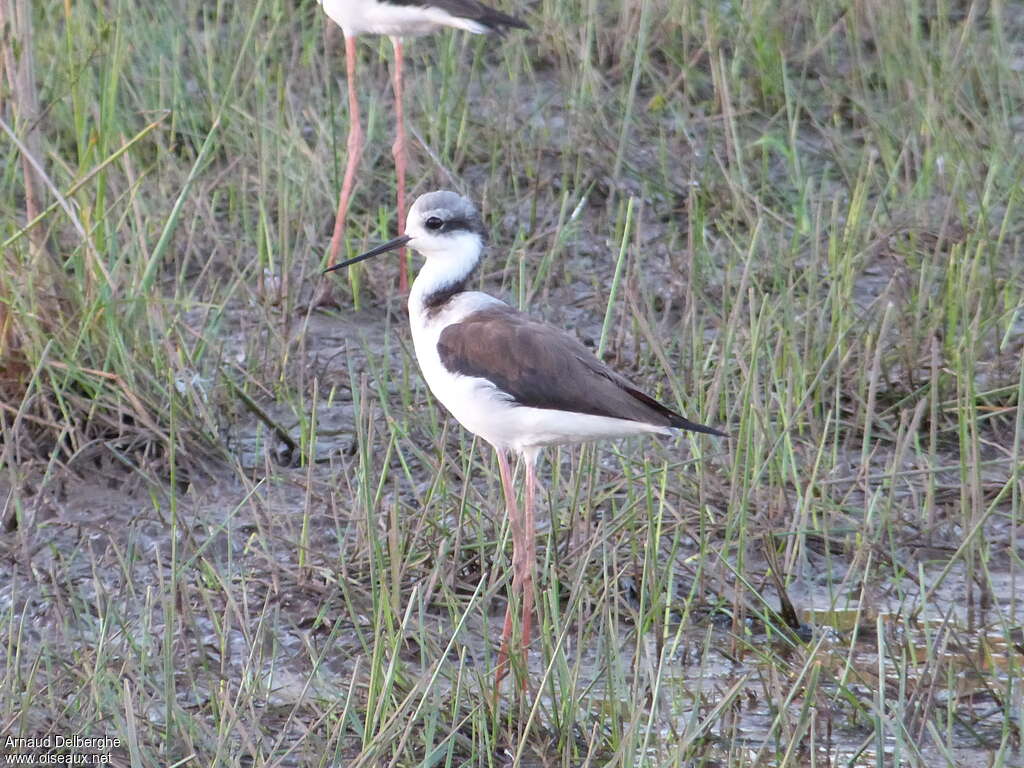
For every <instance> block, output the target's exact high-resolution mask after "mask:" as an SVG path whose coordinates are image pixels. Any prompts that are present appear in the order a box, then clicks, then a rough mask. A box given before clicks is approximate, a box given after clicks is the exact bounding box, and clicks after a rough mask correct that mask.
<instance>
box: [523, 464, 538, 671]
mask: <svg viewBox="0 0 1024 768" xmlns="http://www.w3.org/2000/svg"><path fill="white" fill-rule="evenodd" d="M523 463H524V464H526V493H525V498H524V500H523V534H522V535H523V544H524V547H523V549H524V550H526V551H525V552H524V553H523V561H524V562H523V564H522V568H523V575H522V577H521V579H522V582H521V588H522V590H523V639H522V648H523V666H524V668H525V667H526V662H527V653H528V649H529V647H530V628H531V626H532V624H533V568H534V566H535V565H536V563H537V530H536V524H535V523H534V518H533V513H534V507H535V503H536V500H537V450H536V449H532V450H530V451H527V452H524V453H523ZM524 682H525V681H524Z"/></svg>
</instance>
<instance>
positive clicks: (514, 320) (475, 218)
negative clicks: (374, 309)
mask: <svg viewBox="0 0 1024 768" xmlns="http://www.w3.org/2000/svg"><path fill="white" fill-rule="evenodd" d="M406 244H409V245H410V247H411V248H412V249H413V250H415V251H417V252H419V253H420V254H422V255H423V256H425V257H426V263H425V264H424V265H423V268H422V269H421V270H420V272H419V275H418V276H417V277H416V280H415V282H414V283H413V286H412V290H411V291H410V293H409V322H410V324H411V326H412V338H413V345H414V347H415V350H416V359H417V361H418V362H419V365H420V369H421V370H422V372H423V377H424V378H425V379H426V380H427V385H428V386H429V387H430V390H431V392H433V393H434V396H435V397H436V398H437V399H438V400H440V401H441V403H442V404H443V405H444V406H445V408H447V409H448V410H449V411H450V412H451V413H452V415H453V416H454V417H455V418H456V419H458V421H459V422H460V423H461V424H462V426H464V427H465V428H466V429H468V430H469V431H470V432H472V433H474V434H476V435H479V436H480V437H481V438H483V439H484V440H485V441H487V442H488V443H490V444H491V445H492V446H494V449H495V451H496V452H497V454H498V468H499V471H500V474H501V484H502V488H503V490H504V494H505V505H506V507H507V510H508V515H509V520H510V522H511V527H512V548H513V553H512V565H513V582H512V586H513V591H515V592H519V593H520V594H521V596H522V611H523V612H522V620H521V624H520V627H521V647H522V649H523V651H524V653H525V649H526V647H527V646H528V645H529V642H530V630H531V622H532V615H533V567H534V562H535V560H536V555H535V538H536V533H535V530H534V506H535V498H536V476H537V475H536V466H537V457H538V455H539V454H540V451H541V449H542V448H543V447H544V446H546V445H560V444H564V443H576V442H585V441H591V440H597V439H601V438H616V437H626V436H629V435H639V434H656V435H671V434H673V432H674V431H675V430H690V431H692V432H703V433H705V434H709V435H718V436H720V437H724V436H725V433H724V432H720V431H718V430H717V429H713V428H712V427H707V426H704V425H702V424H697V423H695V422H692V421H689V420H688V419H686V418H684V417H683V416H681V415H679V414H678V413H676V412H675V411H673V410H672V409H670V408H667V407H666V406H664V405H662V404H661V403H659V402H657V401H656V400H654V399H653V398H651V397H650V396H648V395H646V394H644V393H643V392H641V391H640V390H639V389H638V388H637V387H636V386H635V385H633V384H632V383H630V382H629V380H627V379H626V378H624V377H623V376H620V375H619V374H618V373H616V372H615V371H613V370H612V369H611V368H609V367H608V366H607V365H606V364H605V363H603V362H602V361H601V360H598V359H597V358H596V357H595V356H594V354H593V353H592V352H591V351H590V350H589V349H587V348H586V347H585V346H583V344H581V343H580V342H579V341H577V340H576V339H575V338H573V337H572V336H570V335H569V334H567V333H565V332H564V331H562V330H560V329H559V328H556V327H554V326H552V325H549V324H547V323H542V322H538V321H536V320H533V319H531V318H530V317H528V316H527V315H525V314H523V313H522V312H519V311H517V310H515V309H513V308H512V307H510V306H509V305H508V304H506V303H505V302H503V301H500V300H499V299H496V298H494V297H493V296H489V295H488V294H486V293H480V292H478V291H472V290H468V288H467V286H468V284H469V279H470V276H471V275H472V274H473V272H474V270H476V268H477V266H478V265H479V263H480V257H481V254H482V252H483V246H484V227H483V222H482V220H481V218H480V215H479V214H478V213H477V210H476V208H475V207H474V206H473V204H472V203H471V202H470V201H469V200H467V199H465V198H464V197H461V196H459V195H457V194H455V193H454V192H446V191H441V192H431V193H429V194H426V195H423V196H421V197H420V198H418V199H417V200H416V202H415V203H414V204H413V206H412V208H411V209H410V211H409V221H408V225H407V227H406V230H405V234H403V235H402V236H401V237H398V238H395V239H394V240H391V241H390V242H388V243H385V244H384V245H381V246H379V247H377V248H374V249H373V250H371V251H369V252H367V253H364V254H363V255H361V256H357V257H355V258H354V259H349V260H348V261H344V262H342V263H341V264H336V265H334V266H333V267H330V268H329V269H328V270H327V271H331V270H334V269H340V268H341V267H345V266H348V265H349V264H355V263H356V262H359V261H363V260H364V259H368V258H370V257H372V256H377V255H378V254H381V253H385V252H387V251H391V250H394V249H396V248H401V247H402V246H404V245H406ZM510 452H514V453H516V454H518V455H519V456H520V457H521V459H522V461H523V464H524V466H525V468H526V488H525V494H524V504H523V507H524V510H523V513H522V514H520V513H519V510H518V507H517V505H516V496H515V490H514V488H513V485H512V471H511V467H510V466H509V453H510ZM511 636H512V601H511V600H509V603H508V608H507V610H506V612H505V624H504V627H503V629H502V638H501V651H500V653H499V658H498V670H497V684H498V685H500V683H501V680H502V678H503V677H504V675H505V671H506V668H507V660H508V651H509V643H510V640H511Z"/></svg>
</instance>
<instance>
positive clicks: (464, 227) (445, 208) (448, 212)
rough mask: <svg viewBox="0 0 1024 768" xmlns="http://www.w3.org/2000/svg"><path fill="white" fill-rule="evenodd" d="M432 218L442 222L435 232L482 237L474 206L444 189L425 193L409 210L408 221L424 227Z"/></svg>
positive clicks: (480, 225)
mask: <svg viewBox="0 0 1024 768" xmlns="http://www.w3.org/2000/svg"><path fill="white" fill-rule="evenodd" d="M432 216H436V217H437V218H439V219H441V221H442V222H444V224H443V225H442V227H441V229H440V230H437V231H439V232H442V233H445V234H447V233H455V232H474V233H476V234H478V235H480V236H481V237H482V236H483V235H484V222H483V219H481V218H480V214H479V212H477V210H476V206H474V205H473V203H471V202H470V201H469V200H467V199H466V198H464V197H463V196H462V195H459V194H457V193H455V192H450V191H448V190H446V189H442V190H438V191H437V192H427V193H426V194H425V195H420V197H419V198H417V200H416V202H415V203H413V205H412V208H411V209H409V219H411V220H414V221H418V222H420V223H421V224H424V225H425V224H426V222H427V220H428V219H430V218H431V217H432Z"/></svg>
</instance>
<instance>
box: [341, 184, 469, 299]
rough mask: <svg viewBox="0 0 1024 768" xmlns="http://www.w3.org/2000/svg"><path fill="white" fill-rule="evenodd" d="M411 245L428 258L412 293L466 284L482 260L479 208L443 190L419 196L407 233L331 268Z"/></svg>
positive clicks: (416, 293)
mask: <svg viewBox="0 0 1024 768" xmlns="http://www.w3.org/2000/svg"><path fill="white" fill-rule="evenodd" d="M406 244H408V246H409V247H410V248H412V249H413V250H414V251H416V252H417V253H420V254H422V255H423V256H424V257H426V260H427V263H426V264H425V265H424V266H423V269H422V270H421V271H420V274H419V277H417V278H416V284H415V285H414V286H413V291H412V295H413V296H416V295H420V294H422V295H428V294H430V293H432V292H434V291H436V290H439V289H441V288H444V287H446V286H450V285H458V284H461V283H463V282H464V281H465V280H466V279H467V278H468V277H469V275H470V274H471V273H472V272H473V270H474V269H476V266H477V264H479V263H480V255H481V253H482V252H483V247H484V223H483V220H482V219H481V218H480V214H479V213H478V212H477V210H476V207H475V206H474V205H473V204H472V203H471V202H470V201H469V200H467V199H466V198H464V197H462V195H458V194H456V193H455V192H448V191H446V190H440V191H438V192H428V193H427V194H425V195H420V197H418V198H417V199H416V202H415V203H413V204H412V207H411V208H410V209H409V215H408V216H407V220H406V225H405V234H403V235H402V236H401V237H396V238H395V239H394V240H391V241H389V242H387V243H384V244H383V245H379V246H377V247H376V248H374V249H373V250H371V251H367V252H366V253H364V254H362V255H361V256H356V257H355V258H354V259H349V260H348V261H343V262H341V263H340V264H336V265H335V266H333V267H329V268H328V271H331V270H335V269H340V268H341V267H347V266H348V265H349V264H355V263H356V262H359V261H363V260H365V259H369V258H371V257H373V256H377V255H379V254H382V253H386V252H387V251H393V250H395V249H396V248H401V247H402V246H403V245H406Z"/></svg>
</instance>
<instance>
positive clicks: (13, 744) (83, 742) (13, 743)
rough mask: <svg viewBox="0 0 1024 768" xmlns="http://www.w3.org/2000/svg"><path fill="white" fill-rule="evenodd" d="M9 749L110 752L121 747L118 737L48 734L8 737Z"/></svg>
mask: <svg viewBox="0 0 1024 768" xmlns="http://www.w3.org/2000/svg"><path fill="white" fill-rule="evenodd" d="M4 746H5V747H7V749H18V750H21V749H89V750H96V751H97V752H109V751H110V750H112V749H114V748H116V747H120V746H121V739H119V738H117V737H116V736H114V737H111V736H79V735H78V734H76V735H74V736H59V735H57V734H53V733H48V734H46V735H45V736H8V737H7V738H6V739H4Z"/></svg>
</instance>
